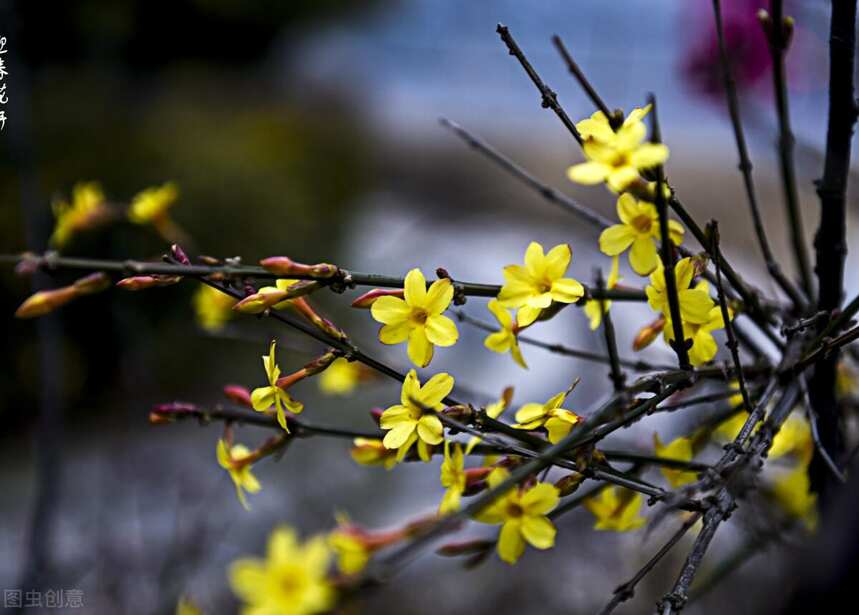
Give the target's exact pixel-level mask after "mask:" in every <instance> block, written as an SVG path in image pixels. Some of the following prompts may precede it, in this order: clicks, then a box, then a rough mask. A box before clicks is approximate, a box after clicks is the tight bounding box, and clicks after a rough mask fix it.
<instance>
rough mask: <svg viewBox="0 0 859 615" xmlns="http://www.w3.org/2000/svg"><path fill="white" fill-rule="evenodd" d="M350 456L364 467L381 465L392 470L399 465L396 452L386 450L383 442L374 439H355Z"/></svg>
mask: <svg viewBox="0 0 859 615" xmlns="http://www.w3.org/2000/svg"><path fill="white" fill-rule="evenodd" d="M349 454H350V455H351V456H352V459H354V460H355V462H356V463H360V464H361V465H362V466H379V465H381V466H384V467H385V469H386V470H390V469H391V468H393V467H394V466H395V465H397V455H396V451H392V450H390V449H387V448H385V445H384V444H383V443H382V441H381V440H376V439H373V438H355V439H354V440H352V449H351V450H350V451H349Z"/></svg>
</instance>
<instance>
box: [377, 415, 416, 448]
mask: <svg viewBox="0 0 859 615" xmlns="http://www.w3.org/2000/svg"><path fill="white" fill-rule="evenodd" d="M416 427H417V423H415V422H412V421H404V422H402V423H398V424H396V425H394V427H393V428H392V429H391V430H390V431H389V432H388V433H386V434H385V439H384V440H382V444H384V445H385V448H390V449H394V448H400V447H401V446H402V445H403V444H405V442H406V440H408V439H409V436H411V435H412V434H413V433H414V431H415V428H416Z"/></svg>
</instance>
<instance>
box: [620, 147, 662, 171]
mask: <svg viewBox="0 0 859 615" xmlns="http://www.w3.org/2000/svg"><path fill="white" fill-rule="evenodd" d="M666 160H668V147H666V146H665V145H664V144H662V143H642V144H641V145H640V146H638V148H636V150H635V151H634V152H632V154H631V155H630V157H629V161H630V163H631V164H632V166H634V167H635V168H636V169H648V168H650V167H655V166H656V165H658V164H662V163H663V162H665V161H666Z"/></svg>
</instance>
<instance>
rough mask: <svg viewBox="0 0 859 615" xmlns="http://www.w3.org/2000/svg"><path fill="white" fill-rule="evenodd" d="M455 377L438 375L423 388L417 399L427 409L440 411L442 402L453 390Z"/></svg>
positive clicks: (443, 374) (444, 374)
mask: <svg viewBox="0 0 859 615" xmlns="http://www.w3.org/2000/svg"><path fill="white" fill-rule="evenodd" d="M453 385H454V381H453V376H451V375H450V374H446V373H443V372H442V373H441V374H436V375H435V376H433V377H432V378H430V379H429V380H427V382H426V384H425V385H424V386H423V387H421V390H420V393H418V396H417V399H418V401H419V402H420V403H421V404H423V406H425V407H427V408H433V409H436V410H440V409H441V407H442V400H443V399H444V398H445V397H447V396H448V395H450V392H451V391H452V390H453Z"/></svg>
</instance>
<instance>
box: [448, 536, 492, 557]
mask: <svg viewBox="0 0 859 615" xmlns="http://www.w3.org/2000/svg"><path fill="white" fill-rule="evenodd" d="M494 546H495V543H494V542H493V541H491V540H480V539H478V540H465V541H462V542H449V543H447V544H446V545H442V546H441V547H439V548H438V550H437V551H436V553H438V554H439V555H441V556H444V557H457V556H459V555H473V554H474V553H483V552H484V551H488V550H490V549H492V547H494Z"/></svg>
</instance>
